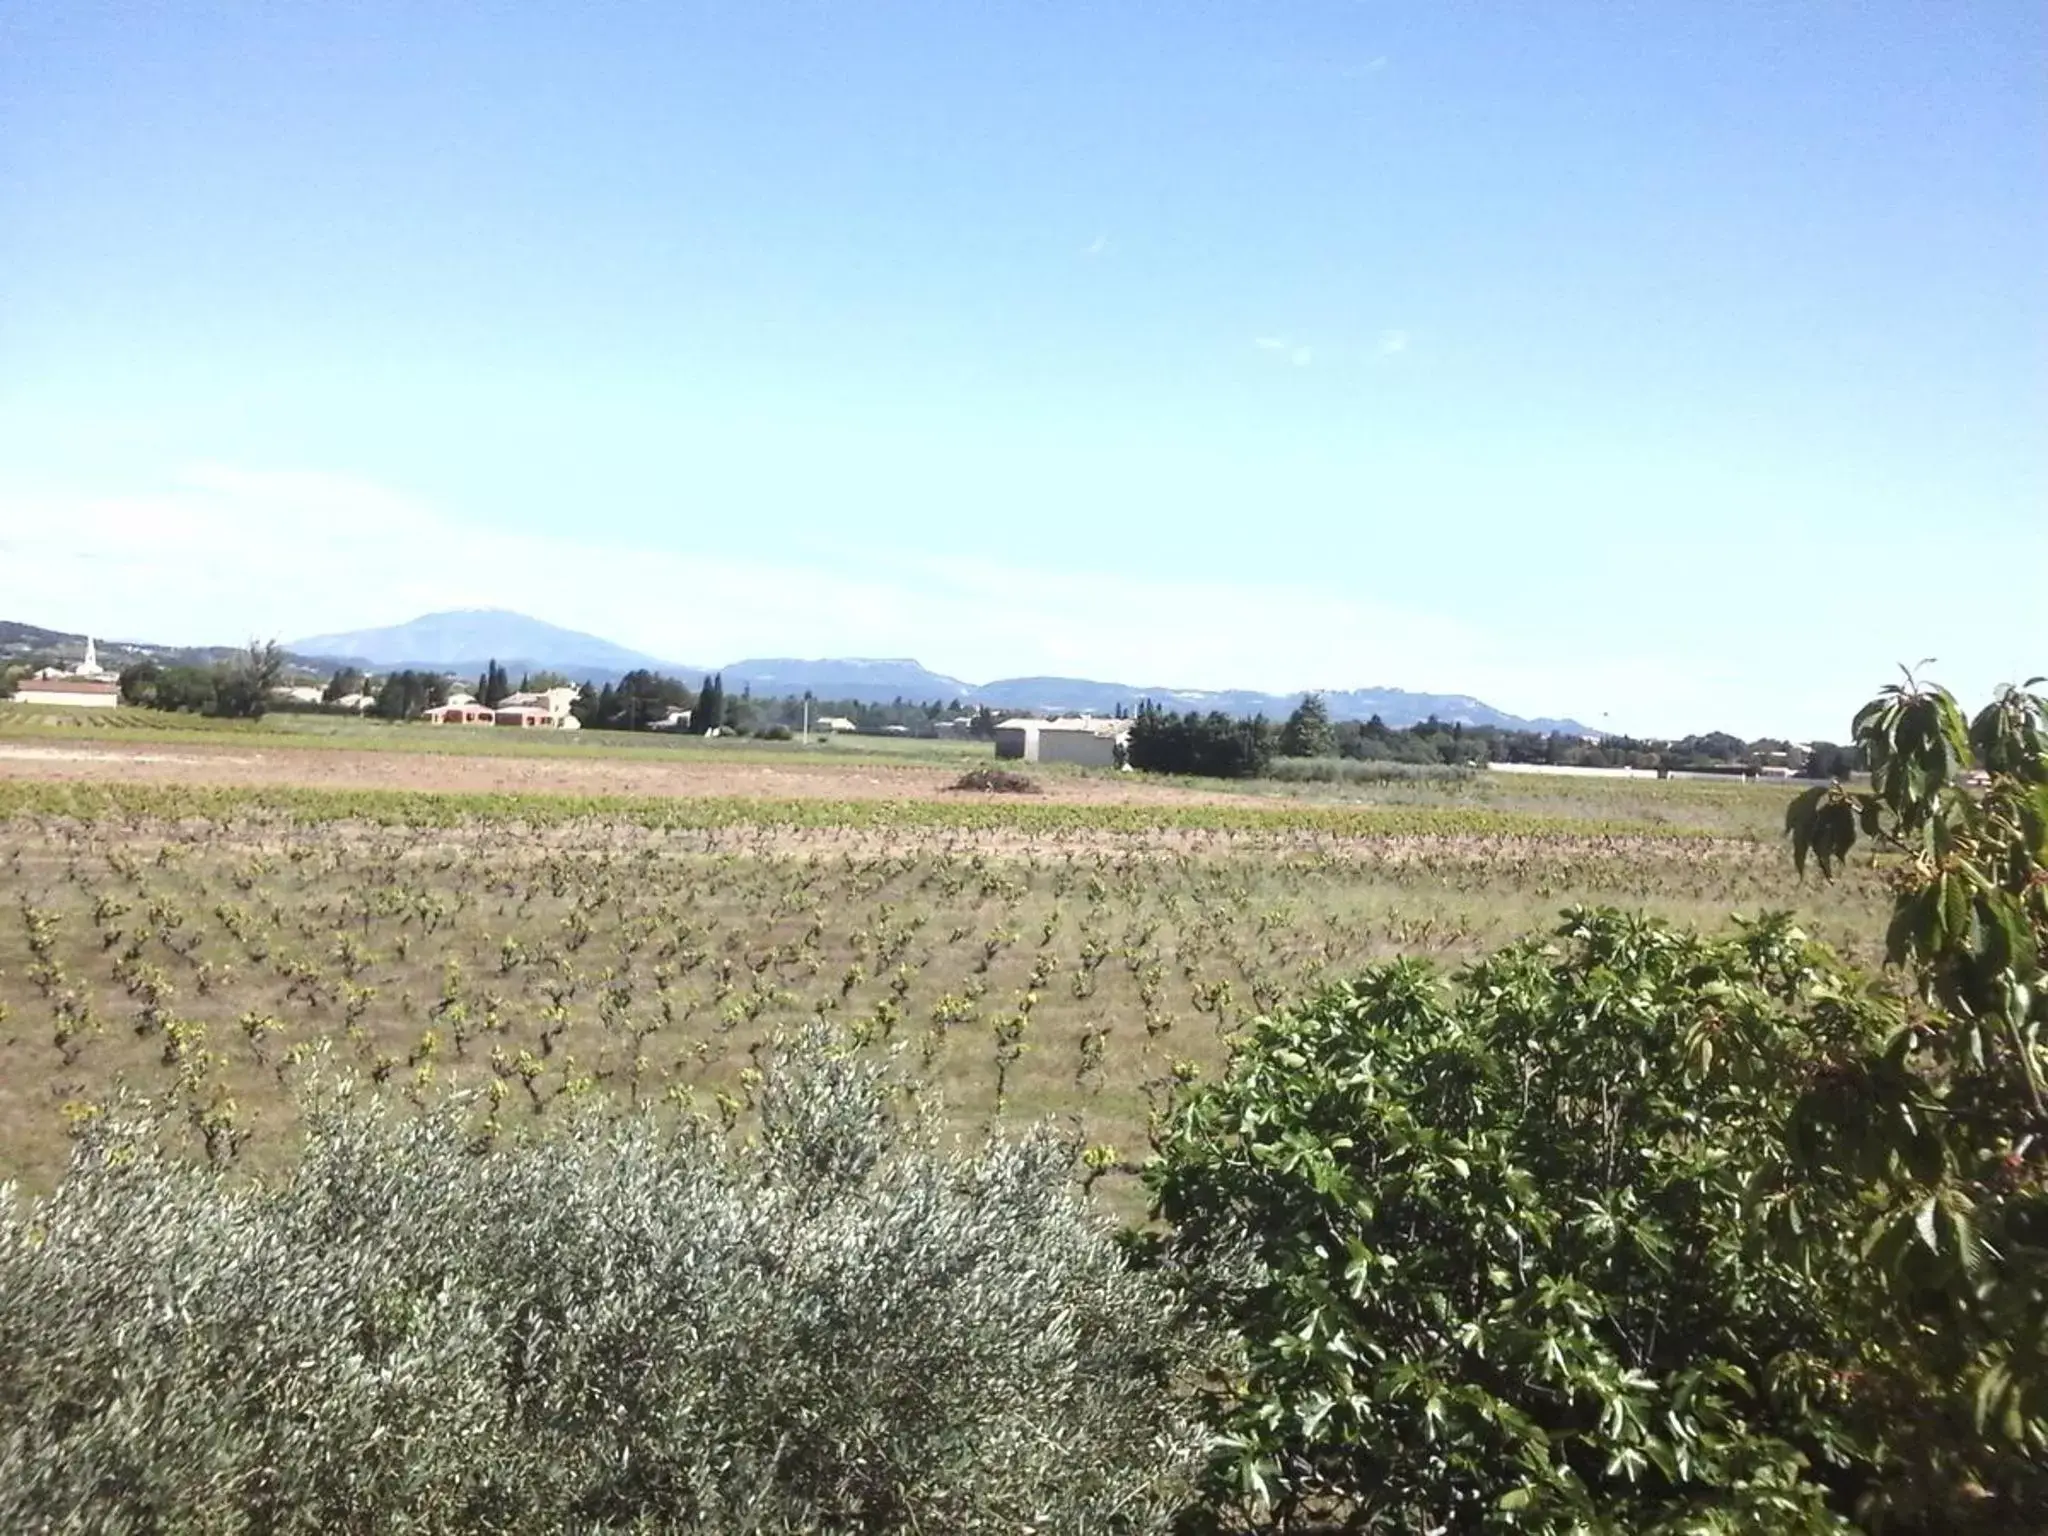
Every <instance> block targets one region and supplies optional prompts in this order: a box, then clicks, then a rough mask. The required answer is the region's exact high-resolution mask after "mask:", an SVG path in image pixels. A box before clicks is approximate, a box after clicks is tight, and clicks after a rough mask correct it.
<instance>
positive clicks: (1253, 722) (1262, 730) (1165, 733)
mask: <svg viewBox="0 0 2048 1536" xmlns="http://www.w3.org/2000/svg"><path fill="white" fill-rule="evenodd" d="M1273 746H1274V741H1273V728H1272V727H1271V726H1270V725H1269V724H1267V722H1266V720H1265V717H1264V716H1257V715H1255V716H1253V717H1252V718H1250V719H1237V718H1233V717H1232V716H1230V715H1226V714H1224V713H1222V711H1220V710H1211V711H1210V712H1209V713H1208V714H1206V715H1204V714H1202V713H1200V712H1199V711H1196V710H1192V709H1191V710H1189V711H1188V712H1187V713H1186V714H1184V715H1176V714H1173V713H1171V712H1170V711H1167V710H1163V709H1160V708H1159V707H1158V706H1157V705H1155V704H1153V703H1151V702H1149V701H1148V702H1146V703H1144V704H1141V705H1139V706H1138V712H1137V714H1136V715H1135V716H1134V717H1133V718H1132V721H1131V734H1130V749H1129V751H1130V757H1129V761H1130V765H1131V766H1132V767H1133V768H1136V769H1139V770H1141V771H1143V772H1146V773H1182V774H1193V775H1196V776H1198V777H1202V778H1212V779H1248V778H1255V777H1256V776H1257V775H1259V774H1261V773H1263V772H1265V770H1266V767H1267V765H1268V764H1269V763H1271V762H1272V760H1273Z"/></svg>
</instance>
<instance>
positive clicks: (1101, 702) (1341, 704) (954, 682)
mask: <svg viewBox="0 0 2048 1536" xmlns="http://www.w3.org/2000/svg"><path fill="white" fill-rule="evenodd" d="M486 639H488V640H491V641H493V642H497V643H496V644H486V643H484V642H485V640H486ZM342 646H347V647H351V649H346V650H344V649H338V647H342ZM287 648H288V649H289V650H291V651H292V652H293V653H294V654H296V655H302V656H319V657H321V658H323V659H339V660H348V661H364V660H366V661H369V662H371V663H372V664H374V665H379V666H407V665H410V666H423V667H437V668H446V669H448V670H450V671H455V672H464V673H466V672H470V671H475V670H478V669H480V668H481V667H482V666H483V665H484V664H485V663H486V662H488V661H489V660H491V659H493V658H494V657H495V659H496V660H498V661H499V662H500V663H501V664H502V665H504V666H505V667H506V668H507V669H508V670H511V671H514V672H517V671H520V670H526V671H537V670H539V669H541V668H549V669H552V670H554V671H558V672H563V673H566V674H567V675H569V676H571V677H574V678H576V679H577V680H578V681H579V682H616V681H617V680H618V677H619V676H620V674H622V673H624V672H628V671H631V670H633V669H634V668H636V667H645V668H647V669H649V670H651V671H660V672H667V673H669V674H671V675H678V676H682V677H684V678H690V677H695V676H698V675H701V674H703V673H706V672H717V673H719V674H720V676H721V677H723V679H724V681H725V685H726V687H727V689H728V690H733V691H742V690H751V691H754V692H760V693H777V694H800V693H807V692H808V693H812V694H815V695H817V696H819V697H821V698H833V699H847V700H851V701H853V702H856V703H863V704H886V703H890V702H891V701H893V700H895V699H898V698H905V699H932V698H940V699H947V700H951V699H958V700H960V701H961V702H962V703H963V704H970V705H980V704H986V705H988V706H989V707H991V708H997V709H1006V710H1031V711H1034V712H1039V713H1054V712H1065V713H1089V714H1102V715H1106V714H1111V713H1113V712H1115V711H1116V710H1117V709H1119V708H1122V709H1127V710H1128V709H1134V708H1136V707H1137V705H1138V704H1139V703H1140V702H1142V701H1143V700H1146V699H1151V700H1153V701H1154V702H1155V703H1158V704H1160V705H1162V706H1166V707H1171V708H1175V709H1183V710H1185V709H1201V710H1209V709H1220V710H1222V711H1224V712H1225V713H1226V714H1243V715H1249V714H1261V713H1263V714H1267V715H1276V716H1277V715H1285V714H1287V713H1289V712H1290V711H1292V710H1293V708H1294V707H1295V705H1297V704H1299V703H1300V702H1301V700H1302V699H1303V698H1304V697H1305V696H1306V695H1307V694H1308V693H1309V692H1312V691H1319V692H1321V693H1322V695H1323V700H1324V702H1325V704H1327V705H1328V707H1329V710H1330V713H1331V715H1332V717H1333V718H1335V719H1339V720H1365V719H1370V718H1371V717H1372V716H1374V715H1378V716H1379V717H1380V719H1381V720H1383V721H1384V722H1385V723H1386V724H1388V725H1392V726H1403V725H1413V724H1417V723H1419V722H1420V721H1423V720H1427V719H1429V718H1431V717H1432V716H1434V717H1435V718H1437V719H1439V720H1443V721H1445V722H1447V723H1452V724H1461V725H1478V726H1485V725H1491V726H1499V727H1501V728H1504V729H1510V730H1538V731H1561V732H1564V733H1566V734H1569V735H1592V734H1594V732H1592V731H1591V730H1590V729H1589V728H1588V727H1586V726H1585V725H1583V724H1581V723H1580V722H1578V721H1576V720H1572V719H1568V718H1555V717H1550V716H1539V717H1536V718H1533V719H1531V718H1525V717H1523V716H1520V715H1515V714H1511V713H1509V712H1508V711H1506V710H1502V709H1496V708H1495V707H1494V706H1492V705H1490V704H1488V703H1486V702H1485V701H1484V700H1482V699H1478V698H1474V697H1473V696H1472V695H1470V694H1462V693H1425V692H1415V691H1411V690H1408V689H1404V688H1387V687H1378V688H1332V689H1322V690H1309V689H1301V690H1297V691H1294V692H1291V693H1267V692H1264V691H1261V690H1257V689H1246V688H1223V689H1196V688H1174V687H1166V686H1163V685H1152V686H1144V687H1139V686H1134V685H1132V684H1128V683H1118V682H1104V681H1100V680H1098V679H1094V678H1075V677H1010V678H996V679H994V680H993V681H990V682H985V683H974V682H969V681H967V680H965V679H963V678H958V677H953V676H949V675H948V674H945V673H942V672H935V671H932V670H931V669H930V668H928V667H926V666H924V665H923V663H921V662H919V661H917V660H915V659H914V658H911V657H900V656H899V657H861V656H836V657H793V656H763V657H746V658H742V659H741V660H738V661H734V662H730V663H728V664H727V665H725V666H723V667H705V666H702V665H699V664H685V663H681V662H677V661H673V660H665V659H662V658H659V657H654V656H650V655H648V654H647V653H645V652H642V651H633V650H629V649H627V648H626V647H624V646H619V645H614V644H613V643H612V642H611V641H608V640H603V639H601V638H599V637H598V636H595V635H588V634H584V633H581V632H580V631H577V630H570V629H564V628H562V627H561V626H559V625H553V624H548V623H546V622H544V621H542V620H539V619H532V618H529V617H527V616H526V615H523V614H517V613H512V612H510V611H509V610H506V609H501V608H482V609H454V610H450V611H448V612H446V613H438V614H423V615H421V616H420V617H419V618H417V619H413V620H410V621H409V622H407V623H406V624H402V625H394V626H390V627H388V628H386V629H382V630H351V631H344V632H341V633H337V634H330V635H316V636H312V637H310V638H308V639H305V640H295V641H293V642H291V644H290V645H289V646H288V647H287ZM430 651H431V652H434V654H428V652H430ZM415 653H417V654H415Z"/></svg>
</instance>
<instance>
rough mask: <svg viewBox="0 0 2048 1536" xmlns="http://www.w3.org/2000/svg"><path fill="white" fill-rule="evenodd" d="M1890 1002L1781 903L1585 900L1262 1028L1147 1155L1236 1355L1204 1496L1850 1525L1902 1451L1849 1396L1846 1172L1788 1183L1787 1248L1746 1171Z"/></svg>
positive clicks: (1173, 1254) (1365, 1509)
mask: <svg viewBox="0 0 2048 1536" xmlns="http://www.w3.org/2000/svg"><path fill="white" fill-rule="evenodd" d="M1893 1016H1894V1010H1893V1009H1892V1008H1891V1007H1890V1006H1889V1005H1888V1004H1887V1003H1886V1002H1885V1001H1884V1000H1882V999H1880V998H1875V997H1872V996H1870V995H1868V994H1866V993H1865V992H1864V991H1863V989H1862V988H1861V987H1860V986H1859V985H1858V984H1857V982H1856V981H1855V979H1854V978H1853V977H1852V976H1850V975H1849V974H1847V973H1846V972H1845V971H1844V970H1843V969H1842V968H1841V967H1840V966H1839V964H1838V963H1837V962H1836V961H1835V960H1834V959H1833V957H1832V956H1831V955H1829V954H1828V953H1827V952H1826V951H1824V950H1823V949H1821V948H1820V947H1818V946H1817V945H1815V944H1813V943H1811V942H1810V941H1809V940H1808V939H1807V938H1806V937H1805V936H1804V935H1803V934H1801V933H1800V931H1799V930H1798V929H1796V928H1794V927H1793V926H1791V924H1790V923H1789V921H1788V920H1786V919H1784V918H1773V919H1769V920H1765V921H1761V922H1758V923H1757V924H1755V925H1753V926H1751V927H1748V928H1746V929H1743V930H1741V931H1739V932H1738V933H1736V934H1735V935H1734V936H1732V937H1728V938H1721V939H1706V938H1700V937H1697V936H1694V935H1691V934H1688V933H1685V932H1682V931H1679V930H1676V929H1673V928H1670V927H1667V926H1665V925H1663V924H1662V923H1659V922H1655V921H1650V920H1646V919H1637V918H1630V917H1626V916H1623V915H1621V914H1618V913H1614V912H1607V911H1601V912H1577V913H1573V914H1569V915H1568V918H1567V922H1566V925H1565V927H1564V928H1563V930H1562V931H1561V932H1560V934H1559V935H1558V939H1557V941H1556V942H1555V943H1545V942H1542V941H1531V942H1528V943H1525V944H1522V945H1519V946H1516V947H1513V948H1510V949H1508V950H1505V951H1503V952H1501V953H1500V954H1497V955H1495V956H1494V957H1492V958H1490V959H1488V960H1486V961H1484V962H1483V963H1481V964H1479V965H1478V966H1476V967H1474V968H1473V969H1471V970H1470V971H1468V972H1466V973H1464V974H1463V975H1461V976H1459V977H1458V978H1456V980H1455V981H1454V982H1452V983H1450V984H1446V983H1445V982H1444V981H1443V980H1442V979H1440V978H1439V977H1438V976H1437V975H1436V974H1435V973H1433V972H1432V971H1431V970H1430V969H1429V968H1428V967H1426V966H1425V965H1423V964H1422V963H1420V962H1415V961H1401V962H1396V963H1393V964H1390V965H1385V966H1381V967H1379V968H1377V969H1375V970H1372V971H1369V972H1367V973H1366V974H1365V975H1363V976H1362V977H1360V978H1358V979H1357V980H1355V981H1353V982H1351V983H1349V984H1346V985H1343V986H1340V987H1338V988H1336V989H1334V990H1332V991H1330V992H1328V993H1326V994H1324V995H1323V996H1321V997H1320V998H1317V999H1315V1000H1313V1001H1312V1002H1310V1003H1308V1004H1306V1005H1305V1006H1302V1007H1299V1008H1295V1009H1290V1010H1287V1011H1283V1012H1280V1013H1276V1014H1274V1015H1271V1016H1269V1017H1265V1018H1261V1019H1259V1020H1257V1021H1256V1022H1255V1023H1254V1025H1253V1026H1252V1028H1251V1030H1250V1033H1249V1035H1248V1037H1247V1038H1246V1039H1245V1040H1244V1041H1243V1043H1242V1045H1241V1047H1240V1049H1239V1050H1238V1052H1237V1053H1236V1055H1235V1056H1234V1058H1233V1061H1232V1063H1231V1066H1230V1068H1229V1070H1228V1074H1227V1076H1225V1077H1224V1078H1223V1079H1222V1080H1221V1081H1219V1082H1217V1083H1215V1084H1213V1085H1210V1086H1207V1087H1203V1088H1200V1089H1198V1090H1196V1091H1194V1092H1193V1093H1191V1094H1190V1095H1188V1096H1187V1097H1186V1098H1184V1100H1183V1101H1182V1102H1181V1103H1180V1104H1179V1105H1178V1106H1177V1107H1176V1109H1175V1110H1174V1112H1173V1114H1172V1116H1171V1118H1170V1119H1169V1121H1168V1122H1167V1123H1166V1125H1165V1126H1164V1128H1163V1130H1162V1133H1161V1135H1160V1138H1159V1146H1158V1156H1157V1157H1156V1159H1155V1160H1154V1162H1153V1163H1152V1165H1151V1167H1150V1169H1149V1171H1148V1174H1147V1179H1148V1183H1149V1187H1150V1189H1151V1191H1152V1194H1153V1198H1154V1201H1155V1211H1156V1214H1157V1215H1158V1216H1160V1217H1163V1218H1164V1219H1165V1220H1166V1221H1167V1222H1169V1223H1171V1224H1172V1234H1173V1235H1172V1239H1171V1241H1170V1243H1169V1244H1168V1245H1167V1248H1166V1261H1167V1262H1169V1263H1170V1264H1171V1265H1173V1266H1175V1267H1177V1269H1178V1272H1180V1273H1181V1274H1183V1275H1184V1276H1185V1277H1187V1280H1188V1283H1189V1285H1190V1287H1191V1289H1192V1290H1193V1292H1194V1293H1195V1294H1196V1295H1197V1296H1198V1297H1199V1298H1200V1301H1201V1303H1202V1304H1203V1305H1204V1306H1205V1307H1207V1308H1208V1309H1209V1310H1210V1311H1211V1312H1212V1314H1213V1315H1215V1316H1216V1317H1218V1318H1220V1319H1222V1320H1224V1321H1225V1322H1227V1324H1228V1325H1229V1326H1230V1327H1231V1328H1233V1329H1234V1330H1235V1331H1236V1332H1237V1333H1238V1334H1239V1335H1240V1336H1241V1338H1242V1341H1243V1348H1244V1351H1245V1353H1244V1358H1243V1361H1242V1362H1241V1367H1240V1370H1239V1372H1238V1373H1237V1374H1236V1375H1235V1376H1234V1377H1232V1378H1229V1379H1227V1380H1225V1381H1224V1382H1223V1383H1221V1384H1220V1386H1219V1389H1218V1393H1217V1397H1216V1401H1215V1407H1216V1417H1217V1423H1218V1427H1219V1430H1220V1432H1221V1435H1222V1443H1223V1446H1224V1452H1223V1455H1222V1457H1221V1460H1220V1463H1219V1467H1218V1471H1217V1478H1218V1485H1217V1490H1216V1491H1217V1494H1218V1498H1219V1501H1220V1503H1221V1506H1222V1508H1223V1509H1224V1510H1226V1511H1227V1510H1228V1509H1229V1508H1230V1507H1231V1506H1232V1504H1233V1503H1236V1504H1241V1505H1245V1506H1250V1508H1251V1510H1252V1511H1254V1512H1258V1511H1263V1512H1264V1513H1266V1514H1267V1515H1270V1516H1276V1517H1278V1518H1280V1519H1281V1520H1282V1522H1283V1523H1284V1522H1285V1521H1287V1520H1289V1519H1300V1518H1303V1517H1305V1516H1308V1515H1311V1514H1313V1515H1316V1516H1318V1517H1320V1518H1322V1519H1324V1520H1328V1521H1331V1522H1333V1523H1334V1524H1340V1525H1342V1526H1343V1527H1344V1528H1347V1529H1359V1530H1386V1531H1419V1530H1435V1531H1481V1530H1493V1529H1501V1530H1508V1529H1513V1530H1530V1531H1545V1532H1558V1533H1563V1532H1568V1531H1569V1532H1577V1531H1603V1532H1615V1533H1623V1532H1670V1533H1677V1532H1681V1531H1682V1532H1708V1531H1723V1532H1730V1533H1733V1532H1738V1531H1760V1530H1769V1531H1774V1532H1797V1531H1825V1530H1837V1529H1844V1528H1845V1525H1844V1522H1845V1521H1846V1520H1847V1519H1849V1518H1850V1517H1851V1515H1852V1514H1853V1512H1854V1510H1855V1507H1856V1505H1857V1501H1858V1499H1859V1498H1860V1497H1861V1495H1862V1493H1863V1492H1864V1491H1865V1490H1866V1488H1867V1487H1868V1485H1869V1483H1870V1482H1871V1481H1872V1479H1873V1478H1874V1477H1875V1476H1876V1475H1877V1471H1878V1469H1879V1467H1880V1465H1881V1463H1882V1462H1883V1460H1884V1458H1885V1456H1886V1454H1887V1452H1886V1450H1885V1447H1884V1445H1883V1443H1882V1428H1881V1426H1873V1425H1872V1424H1871V1423H1869V1422H1867V1418H1868V1416H1867V1415H1866V1414H1865V1413H1864V1412H1863V1410H1862V1408H1861V1407H1860V1406H1859V1403H1858V1400H1857V1398H1856V1396H1855V1393H1854V1390H1853V1386H1852V1383H1853V1382H1854V1381H1856V1380H1857V1379H1858V1377H1857V1374H1856V1373H1857V1372H1858V1371H1859V1370H1861V1369H1862V1367H1863V1365H1864V1364H1865V1362H1864V1360H1863V1358H1862V1356H1863V1348H1864V1347H1863V1344H1862V1342H1861V1336H1860V1334H1859V1331H1858V1327H1857V1323H1858V1319H1859V1315H1860V1314H1859V1301H1858V1293H1857V1289H1856V1287H1857V1283H1858V1276H1859V1269H1858V1266H1857V1265H1856V1263H1855V1262H1854V1258H1853V1252H1852V1249H1851V1247H1850V1245H1849V1242H1848V1234H1849V1232H1850V1231H1851V1228H1852V1225H1853V1218H1854V1211H1855V1206H1854V1202H1855V1194H1856V1191H1855V1186H1854V1182H1853V1180H1852V1179H1851V1178H1849V1177H1848V1176H1846V1175H1845V1174H1843V1173H1841V1172H1839V1171H1830V1170H1820V1171H1817V1172H1816V1173H1815V1175H1814V1176H1813V1177H1812V1178H1811V1179H1810V1180H1809V1181H1808V1182H1807V1183H1806V1185H1805V1186H1804V1187H1803V1188H1802V1189H1801V1190H1800V1191H1799V1194H1798V1198H1797V1207H1798V1217H1799V1220H1800V1221H1801V1222H1802V1223H1803V1224H1804V1227H1805V1229H1806V1230H1807V1231H1808V1232H1809V1233H1810V1234H1812V1241H1811V1243H1810V1244H1809V1245H1808V1247H1807V1248H1806V1249H1805V1250H1803V1251H1802V1252H1801V1253H1799V1254H1798V1255H1796V1256H1792V1255H1787V1254H1783V1253H1781V1252H1778V1251H1777V1250H1776V1249H1774V1248H1773V1246H1772V1245H1771V1244H1770V1243H1769V1242H1768V1241H1767V1238H1768V1235H1769V1231H1770V1230H1771V1226H1772V1223H1773V1222H1774V1221H1776V1220H1778V1219H1779V1218H1780V1217H1781V1216H1782V1214H1783V1213H1782V1212H1781V1211H1780V1210H1778V1209H1775V1208H1773V1209H1770V1210H1764V1209H1760V1208H1758V1207H1757V1206H1755V1205H1754V1204H1753V1202H1752V1200H1751V1196H1750V1185H1751V1182H1752V1181H1753V1180H1754V1179H1755V1178H1757V1177H1758V1176H1759V1175H1760V1174H1762V1173H1764V1172H1766V1171H1767V1170H1769V1169H1770V1168H1772V1167H1773V1166H1774V1162H1773V1157H1774V1149H1775V1148H1776V1147H1778V1146H1779V1145H1781V1144H1782V1140H1783V1136H1784V1133H1785V1130H1786V1126H1787V1124H1788V1122H1789V1119H1790V1117H1791V1114H1792V1110H1793V1105H1794V1100H1795V1095H1796V1085H1797V1084H1798V1083H1799V1082H1801V1081H1802V1080H1804V1079H1805V1078H1806V1077H1808V1076H1809V1075H1810V1074H1811V1073H1812V1072H1813V1071H1814V1070H1815V1069H1816V1068H1818V1067H1819V1066H1820V1065H1821V1064H1823V1063H1825V1062H1827V1061H1830V1060H1833V1059H1835V1058H1836V1057H1837V1056H1839V1055H1840V1054H1842V1053H1844V1052H1847V1051H1853V1050H1856V1049H1861V1048H1864V1047H1866V1046H1868V1045H1870V1044H1871V1043H1873V1042H1875V1041H1877V1040H1879V1039H1881V1038H1883V1036H1884V1034H1885V1032H1886V1030H1887V1029H1888V1027H1889V1026H1890V1024H1891V1022H1892V1020H1893ZM1239 1251H1242V1252H1244V1253H1245V1254H1247V1255H1248V1256H1249V1258H1250V1260H1251V1261H1252V1262H1251V1266H1250V1268H1249V1270H1248V1271H1243V1272H1241V1271H1239V1270H1236V1269H1234V1268H1233V1267H1232V1258H1233V1255H1234V1254H1236V1253H1238V1252H1239ZM1233 1518H1235V1517H1226V1521H1225V1523H1226V1527H1227V1528H1232V1529H1236V1528H1239V1527H1238V1526H1237V1525H1235V1524H1231V1523H1230V1520H1231V1519H1233Z"/></svg>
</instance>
